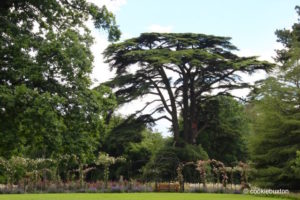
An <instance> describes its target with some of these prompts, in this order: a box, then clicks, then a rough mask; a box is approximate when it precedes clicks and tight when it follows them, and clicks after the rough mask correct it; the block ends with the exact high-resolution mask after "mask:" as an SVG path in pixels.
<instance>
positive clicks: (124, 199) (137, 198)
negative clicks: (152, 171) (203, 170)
mask: <svg viewBox="0 0 300 200" xmlns="http://www.w3.org/2000/svg"><path fill="white" fill-rule="evenodd" d="M235 199H241V200H252V199H254V200H255V199H257V200H264V199H265V200H272V199H274V200H275V199H277V200H278V198H271V197H258V196H250V195H243V194H190V193H183V194H180V193H130V194H128V193H122V194H120V193H119V194H75V193H73V194H11V195H0V200H235Z"/></svg>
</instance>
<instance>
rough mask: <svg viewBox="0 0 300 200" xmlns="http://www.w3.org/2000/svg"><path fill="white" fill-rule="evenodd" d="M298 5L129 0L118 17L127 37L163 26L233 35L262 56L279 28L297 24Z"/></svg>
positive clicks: (291, 1) (270, 0)
mask: <svg viewBox="0 0 300 200" xmlns="http://www.w3.org/2000/svg"><path fill="white" fill-rule="evenodd" d="M297 4H298V5H300V1H299V0H298V1H296V0H205V1H204V0H127V2H126V3H125V4H124V5H123V6H122V7H121V8H120V9H119V11H118V12H116V16H117V22H118V24H119V25H120V28H121V30H122V32H123V33H124V36H125V37H127V36H138V35H139V34H140V33H142V32H147V31H151V30H152V29H151V28H150V27H151V26H152V27H153V25H156V27H157V25H159V26H161V27H166V28H167V27H169V29H170V30H171V31H172V32H195V33H205V34H213V35H220V36H230V37H232V43H233V44H234V45H236V46H237V47H238V48H239V49H241V50H247V51H257V54H258V55H259V54H261V53H264V52H266V51H268V52H270V51H273V50H274V47H275V43H276V37H275V35H274V31H275V30H276V29H280V28H283V27H290V26H291V25H292V23H293V22H295V20H296V19H297V18H296V13H295V10H294V7H295V5H297ZM154 27H155V26H154ZM253 53H255V52H253Z"/></svg>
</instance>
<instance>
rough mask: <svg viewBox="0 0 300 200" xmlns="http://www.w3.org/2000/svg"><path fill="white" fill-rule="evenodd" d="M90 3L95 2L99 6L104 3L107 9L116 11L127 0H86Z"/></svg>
mask: <svg viewBox="0 0 300 200" xmlns="http://www.w3.org/2000/svg"><path fill="white" fill-rule="evenodd" d="M88 1H89V2H91V3H94V4H96V5H97V6H99V7H102V6H103V5H105V6H106V7H107V9H108V10H109V11H111V12H113V13H116V12H118V11H119V10H120V8H121V7H122V6H123V5H125V4H126V3H127V0H88Z"/></svg>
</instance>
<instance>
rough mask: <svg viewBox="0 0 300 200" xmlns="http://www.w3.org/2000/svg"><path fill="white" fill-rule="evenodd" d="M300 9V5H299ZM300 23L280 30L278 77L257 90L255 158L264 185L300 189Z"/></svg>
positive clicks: (254, 138)
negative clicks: (282, 47)
mask: <svg viewBox="0 0 300 200" xmlns="http://www.w3.org/2000/svg"><path fill="white" fill-rule="evenodd" d="M296 10H297V12H298V14H300V13H299V10H300V8H299V7H296ZM299 33H300V24H299V23H296V24H294V25H293V27H292V30H279V31H277V32H276V34H277V36H278V41H279V42H281V43H282V44H283V45H284V47H285V49H283V50H279V51H278V52H277V60H278V61H279V62H280V63H281V64H282V65H281V66H279V69H278V70H277V73H276V74H275V75H276V77H270V78H268V79H267V80H265V81H264V82H262V83H261V84H260V85H259V86H260V87H258V89H257V90H255V92H254V93H253V95H252V97H253V98H254V105H253V106H252V113H253V114H252V115H253V117H254V119H253V121H254V124H253V132H254V133H253V136H252V140H251V146H250V150H251V159H252V161H253V163H254V167H255V169H256V170H257V172H256V174H255V180H256V182H257V183H258V184H259V185H260V186H262V187H272V188H289V189H298V190H299V189H300V185H299V183H300V177H299V165H297V160H298V158H297V152H298V151H299V150H300V134H299V133H300V115H299V103H300V87H299V85H300V84H299V83H300V65H299V59H300V57H299V55H300V54H299V52H300V51H299V50H300V45H299V44H300V43H299V42H300V37H299Z"/></svg>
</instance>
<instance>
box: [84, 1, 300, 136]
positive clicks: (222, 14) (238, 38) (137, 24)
mask: <svg viewBox="0 0 300 200" xmlns="http://www.w3.org/2000/svg"><path fill="white" fill-rule="evenodd" d="M89 1H91V2H93V3H95V4H97V5H99V6H102V5H106V6H107V8H108V9H109V10H110V11H112V12H113V13H114V14H115V16H116V21H117V24H118V25H119V27H120V30H121V32H122V38H121V41H123V40H125V39H128V38H132V37H137V36H139V35H140V34H141V33H143V32H177V33H183V32H193V33H203V34H210V35H217V36H228V37H231V38H232V40H231V42H232V44H234V45H235V46H237V47H238V49H239V52H236V53H237V54H238V55H241V56H259V59H260V60H268V61H270V62H273V59H272V57H274V56H275V51H274V50H275V49H279V48H281V46H280V44H279V43H277V42H276V35H275V34H274V32H275V30H277V29H283V28H286V29H289V28H290V27H291V26H292V25H293V23H295V22H296V21H297V14H296V12H295V9H294V8H295V6H296V5H300V0H89ZM87 23H89V24H88V25H89V26H90V27H92V24H91V23H90V22H87ZM92 35H93V37H94V38H95V44H94V45H93V46H92V52H93V54H94V57H95V60H94V70H93V73H92V74H91V77H92V80H93V81H94V85H97V84H99V83H101V82H104V81H107V80H109V79H110V78H112V77H113V76H114V73H113V72H110V71H109V67H108V65H107V64H105V63H104V62H103V57H102V52H103V50H104V49H105V48H106V47H107V46H108V45H109V42H108V41H107V34H106V33H105V32H103V31H101V30H100V31H99V30H96V29H94V28H92ZM265 77H266V74H264V73H262V72H260V73H257V74H254V75H253V76H251V77H248V76H247V77H244V78H245V80H246V81H248V82H254V81H256V80H259V79H261V78H265ZM247 93H248V91H247V90H243V91H235V95H238V96H241V97H245V96H246V95H247ZM145 101H146V100H145V99H142V100H138V101H135V102H132V103H131V104H128V105H125V106H123V107H121V108H120V109H119V111H118V112H119V113H120V114H123V115H128V114H130V113H132V112H133V111H134V110H136V109H138V108H141V107H142V106H143V102H145ZM169 127H170V123H169V122H167V121H164V120H162V121H159V122H158V124H157V125H156V126H155V127H154V129H155V130H157V131H160V132H162V134H163V135H164V136H169V135H170V134H171V133H170V132H168V128H169Z"/></svg>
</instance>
